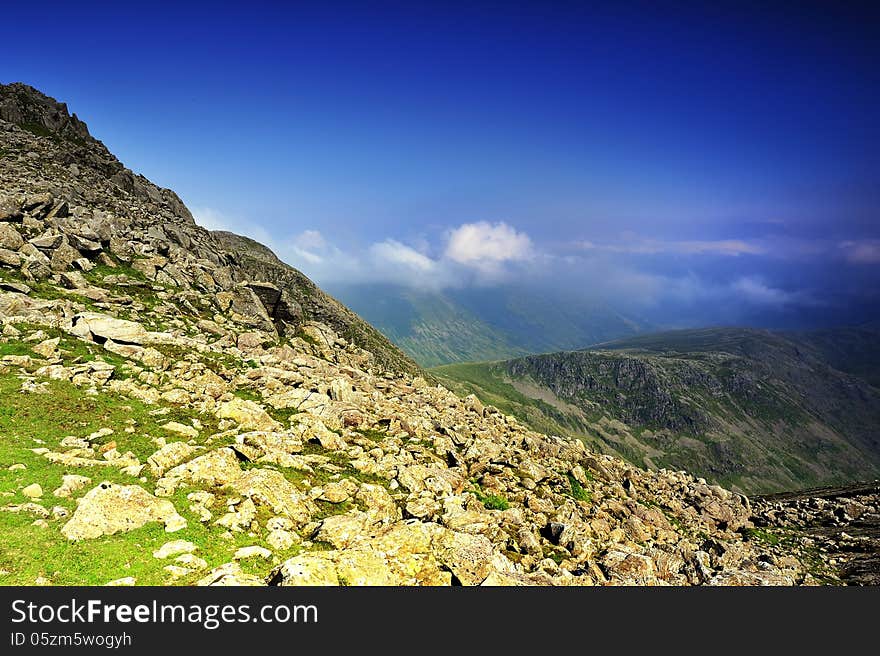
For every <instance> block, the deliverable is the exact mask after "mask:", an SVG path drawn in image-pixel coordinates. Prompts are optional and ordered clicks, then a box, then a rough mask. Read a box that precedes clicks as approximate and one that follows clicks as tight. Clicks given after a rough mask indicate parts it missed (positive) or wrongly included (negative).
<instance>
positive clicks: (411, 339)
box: [332, 284, 644, 367]
mask: <svg viewBox="0 0 880 656" xmlns="http://www.w3.org/2000/svg"><path fill="white" fill-rule="evenodd" d="M332 291H333V293H334V294H336V295H337V296H338V297H339V298H340V299H342V300H343V301H344V302H345V303H346V304H347V305H349V306H350V307H352V308H353V309H354V310H355V311H357V312H358V313H360V314H361V315H363V316H364V317H365V318H366V319H367V320H368V321H370V323H372V324H373V325H375V326H376V327H377V328H379V329H380V330H381V331H382V332H383V333H384V334H385V335H387V336H388V337H389V339H391V341H392V342H394V343H395V344H397V345H398V346H399V347H400V348H401V349H403V350H404V351H405V352H406V353H408V354H410V355H411V356H412V357H413V358H414V359H415V360H416V361H417V362H418V363H419V364H421V365H422V366H426V367H430V366H437V365H440V364H446V363H452V362H474V361H480V360H494V359H499V358H510V357H515V356H518V355H525V354H528V353H541V352H546V351H552V350H561V349H572V348H577V347H579V346H581V345H582V344H590V343H593V342H597V341H601V340H606V339H611V338H615V337H623V336H627V335H631V334H633V333H636V332H639V331H641V330H643V329H644V326H643V325H642V324H640V323H637V322H635V321H632V320H630V319H628V318H626V317H624V316H622V315H621V314H619V313H617V312H615V311H614V310H612V309H611V308H609V307H607V306H605V305H603V304H601V303H590V302H585V301H582V300H577V299H574V298H570V297H565V296H563V295H561V294H555V295H554V294H552V293H548V292H547V291H546V290H544V291H537V290H529V289H525V288H520V287H518V288H511V287H508V286H503V285H501V286H492V287H485V288H482V287H476V288H461V289H447V290H444V291H442V292H435V291H424V290H415V289H410V288H407V287H403V286H399V285H389V284H347V285H335V286H333V287H332Z"/></svg>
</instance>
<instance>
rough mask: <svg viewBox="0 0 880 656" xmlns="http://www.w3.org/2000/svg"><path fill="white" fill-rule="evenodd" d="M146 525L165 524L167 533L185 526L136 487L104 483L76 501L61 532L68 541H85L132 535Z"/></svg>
mask: <svg viewBox="0 0 880 656" xmlns="http://www.w3.org/2000/svg"><path fill="white" fill-rule="evenodd" d="M148 522H162V523H164V524H165V530H166V531H167V532H169V533H170V532H173V531H177V530H180V529H182V528H184V527H185V526H186V520H185V519H184V518H183V517H181V516H180V515H178V514H177V511H176V510H175V509H174V505H173V504H172V503H171V502H170V501H167V500H165V499H158V498H156V497H154V496H153V495H152V494H150V493H149V492H147V491H146V490H144V489H143V488H142V487H140V486H138V485H115V484H112V483H106V482H105V483H101V484H100V485H98V487H96V488H94V489H92V490H91V491H90V492H88V493H87V494H86V495H85V496H84V497H83V498H82V499H80V500H79V502H78V503H77V508H76V512H74V513H73V517H72V518H71V519H70V521H69V522H67V523H66V524H65V525H64V526H63V527H62V528H61V532H62V533H63V534H64V536H65V537H66V538H67V539H68V540H87V539H92V538H97V537H100V536H102V535H113V534H115V533H119V532H122V531H131V530H133V529H136V528H140V527H141V526H143V525H144V524H146V523H148Z"/></svg>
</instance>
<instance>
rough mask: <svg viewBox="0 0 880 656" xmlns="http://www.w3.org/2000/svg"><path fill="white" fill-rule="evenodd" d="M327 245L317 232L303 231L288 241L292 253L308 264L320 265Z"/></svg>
mask: <svg viewBox="0 0 880 656" xmlns="http://www.w3.org/2000/svg"><path fill="white" fill-rule="evenodd" d="M328 248H329V244H328V243H327V241H326V240H325V239H324V236H323V235H322V234H321V233H320V232H319V231H317V230H304V231H303V232H301V233H299V234H298V235H296V236H295V237H294V238H293V239H291V240H290V249H291V251H292V253H293V254H294V255H295V256H296V257H297V258H298V259H301V260H304V261H306V262H308V263H309V264H321V263H322V262H323V261H324V257H325V256H326V253H327V250H328Z"/></svg>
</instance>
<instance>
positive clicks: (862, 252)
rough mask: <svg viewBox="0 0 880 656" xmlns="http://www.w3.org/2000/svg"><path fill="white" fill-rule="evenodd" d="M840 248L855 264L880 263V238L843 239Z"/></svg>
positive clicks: (847, 258)
mask: <svg viewBox="0 0 880 656" xmlns="http://www.w3.org/2000/svg"><path fill="white" fill-rule="evenodd" d="M838 248H839V249H840V250H841V252H842V253H843V257H844V258H846V260H847V261H848V262H851V263H853V264H880V239H862V240H858V241H842V242H840V244H838Z"/></svg>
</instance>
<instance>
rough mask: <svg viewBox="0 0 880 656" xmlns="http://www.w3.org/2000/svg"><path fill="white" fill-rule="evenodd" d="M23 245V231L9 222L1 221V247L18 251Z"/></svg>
mask: <svg viewBox="0 0 880 656" xmlns="http://www.w3.org/2000/svg"><path fill="white" fill-rule="evenodd" d="M22 246H24V239H23V238H22V236H21V233H19V232H18V230H16V229H15V228H13V227H12V226H11V225H9V224H8V223H0V248H6V249H8V250H10V251H17V250H18V249H19V248H21V247H22Z"/></svg>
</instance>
